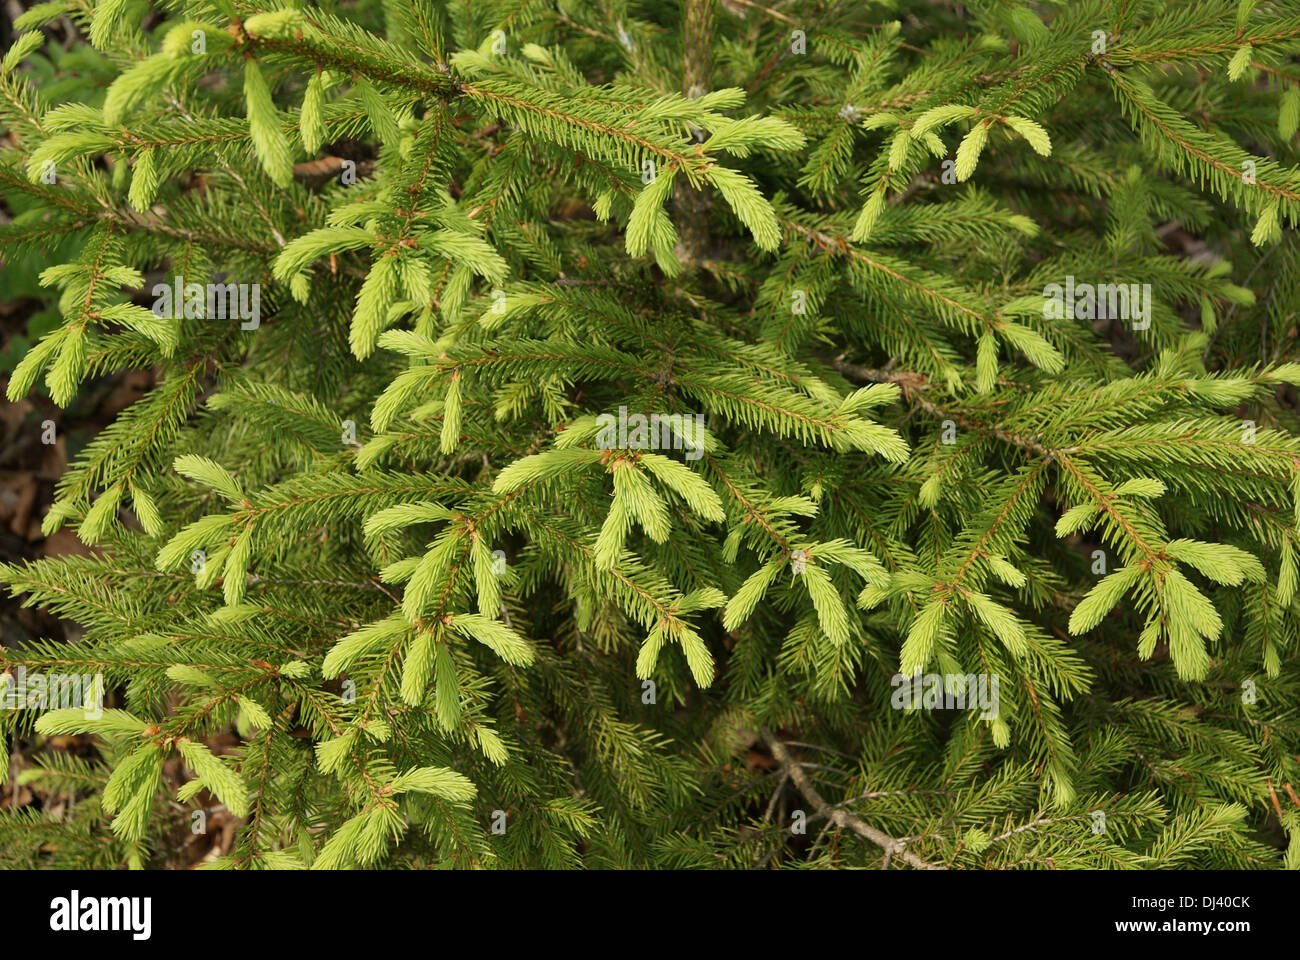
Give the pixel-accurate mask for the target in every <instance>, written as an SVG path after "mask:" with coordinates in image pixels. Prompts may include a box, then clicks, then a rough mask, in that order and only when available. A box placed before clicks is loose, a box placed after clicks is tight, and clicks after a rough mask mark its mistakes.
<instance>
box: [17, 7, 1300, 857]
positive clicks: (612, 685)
mask: <svg viewBox="0 0 1300 960" xmlns="http://www.w3.org/2000/svg"><path fill="white" fill-rule="evenodd" d="M63 17H66V18H69V19H70V20H71V21H72V22H73V23H74V24H75V25H76V26H77V27H78V28H79V29H80V31H81V33H82V34H83V35H84V37H85V38H86V41H87V42H88V43H89V45H90V47H91V48H93V50H94V51H95V52H96V57H97V60H96V62H97V63H99V64H100V68H99V69H100V70H101V75H102V77H103V84H102V86H101V88H100V91H99V93H98V94H97V95H95V96H94V97H91V98H89V99H85V98H81V99H75V100H64V99H62V95H61V93H60V90H59V88H58V86H57V84H51V85H49V87H50V89H48V90H47V89H43V88H42V85H40V84H34V83H33V82H32V80H31V77H32V76H33V75H34V71H35V67H37V66H39V65H40V64H42V63H43V62H44V57H45V54H44V53H43V52H42V50H43V48H44V46H45V44H46V42H47V39H48V38H47V34H46V33H45V32H43V28H45V27H46V26H47V25H49V24H51V23H53V22H55V21H57V20H59V19H60V18H63ZM15 28H16V32H15V36H14V39H13V41H12V46H11V47H10V48H9V50H8V51H7V52H6V53H5V54H4V57H3V60H2V61H0V129H4V130H7V133H8V139H7V141H6V143H5V145H4V147H3V149H2V150H0V196H2V197H3V198H4V201H5V204H6V206H7V208H8V209H9V211H11V213H12V215H13V216H12V222H10V223H8V224H6V225H4V226H3V227H0V256H3V257H5V258H6V259H8V260H11V259H12V258H15V257H18V256H19V255H21V254H24V253H28V252H31V251H43V252H45V253H46V254H47V256H48V261H47V262H48V267H47V268H46V269H45V270H44V271H43V272H42V273H41V275H40V277H41V283H42V284H43V285H44V287H46V288H47V289H48V296H49V301H50V303H51V304H52V305H53V304H56V305H57V310H58V311H59V314H60V316H61V318H62V320H61V323H60V324H59V325H58V326H57V327H56V328H55V329H53V330H52V331H51V332H49V333H47V334H45V335H44V336H43V337H42V338H40V339H39V341H38V342H36V343H35V344H34V345H33V346H32V347H31V349H30V351H29V352H28V353H27V355H26V356H25V358H24V359H23V360H22V362H21V363H20V364H19V365H18V367H17V369H16V370H15V371H14V373H13V375H12V376H11V378H10V380H9V384H8V396H9V398H10V399H11V400H16V399H18V398H21V397H23V396H25V395H27V394H28V393H29V392H30V391H42V390H43V391H47V392H48V394H49V396H50V397H51V398H52V399H53V400H54V402H56V403H57V404H59V405H66V404H68V403H69V402H70V401H71V400H72V399H73V398H74V397H75V396H77V394H78V391H79V390H81V389H82V388H83V387H84V386H85V385H86V384H88V383H89V382H91V381H93V380H94V379H95V378H97V377H101V376H104V375H107V374H112V373H115V372H118V371H123V370H127V369H133V368H148V367H154V368H156V369H157V370H158V371H160V377H159V381H160V382H159V383H158V385H157V386H156V387H155V388H154V389H153V390H152V391H150V392H149V393H148V394H147V395H145V396H144V397H143V398H141V399H140V400H139V401H138V402H136V403H135V404H134V405H133V406H131V407H129V408H128V409H126V410H125V411H124V412H123V413H122V414H121V415H120V416H119V417H118V419H117V421H116V422H115V423H114V424H113V425H112V426H110V427H109V428H108V429H106V430H104V431H103V432H101V433H100V434H99V435H98V436H97V437H96V438H95V439H94V440H93V442H91V443H89V444H88V445H87V446H86V447H85V448H84V449H83V450H81V452H80V454H79V455H78V457H77V458H76V460H75V462H74V463H73V465H72V467H71V468H70V469H69V471H68V472H67V474H66V475H65V476H64V477H63V478H62V479H61V480H60V482H59V485H58V499H57V501H56V503H55V504H54V506H53V508H52V509H51V510H50V511H49V513H48V514H47V515H46V517H45V519H44V527H43V529H44V530H45V532H46V534H47V535H48V534H50V533H52V532H54V531H55V530H57V529H59V528H60V527H61V526H67V527H70V528H72V529H74V530H75V531H76V532H77V534H78V536H79V537H80V538H81V539H82V540H83V541H84V542H85V543H86V544H88V545H93V546H94V547H95V548H96V552H95V554H94V555H93V556H91V557H60V558H48V559H42V560H38V561H34V562H30V563H22V564H12V565H6V566H3V567H0V580H3V582H4V583H5V585H6V586H7V588H8V589H9V590H10V591H12V592H13V593H14V594H15V595H19V596H21V597H23V599H24V602H26V603H29V604H34V605H39V606H41V607H44V608H46V609H48V610H50V611H51V612H53V613H55V614H57V615H58V616H60V617H63V618H66V619H68V620H72V621H75V622H77V623H79V624H82V625H84V627H85V628H86V632H85V637H84V640H83V641H82V642H80V643H77V644H75V645H67V644H61V643H54V642H39V643H36V644H34V645H31V646H29V647H26V648H21V649H19V648H15V647H9V648H7V649H3V650H0V659H3V664H4V667H5V669H6V670H8V671H9V672H10V673H11V674H12V673H15V671H16V670H17V668H19V667H21V668H23V669H24V670H25V671H26V672H27V673H29V674H30V673H34V672H44V673H46V674H77V675H102V677H103V685H104V692H105V695H106V709H104V710H103V711H102V714H99V715H98V716H92V715H91V714H90V713H89V712H88V711H86V710H84V709H79V708H76V707H65V708H63V709H53V710H45V711H40V710H34V709H26V710H22V709H20V710H4V711H0V736H2V737H3V739H4V742H5V744H6V747H7V749H9V750H12V751H15V752H22V753H23V755H24V756H25V757H26V758H27V759H26V762H25V765H24V768H23V770H22V773H21V776H22V777H23V778H24V782H25V783H37V782H41V783H44V784H46V785H51V784H52V785H56V786H57V788H58V789H60V790H63V791H65V792H68V793H69V794H70V795H71V796H73V797H75V798H76V799H75V803H71V804H69V805H67V807H66V811H65V812H63V813H61V814H60V815H59V816H58V817H53V816H50V815H47V814H46V813H43V812H41V811H32V810H22V811H17V812H12V811H8V810H0V857H3V861H4V862H6V863H9V864H16V865H48V866H91V867H114V866H120V865H130V866H135V867H142V866H157V865H162V864H164V863H165V862H166V861H167V857H168V854H169V851H170V850H171V849H172V848H173V847H174V846H175V845H176V844H177V843H178V840H177V838H178V837H179V836H183V835H186V834H188V827H189V823H190V819H189V814H190V812H191V811H196V810H199V809H208V810H210V809H212V808H213V807H215V806H218V805H224V807H225V808H226V810H227V811H228V812H229V813H230V815H231V816H233V817H235V818H237V820H238V823H239V826H238V828H237V831H236V834H235V840H234V843H233V847H232V848H231V849H230V851H229V853H228V854H226V855H225V856H223V857H221V858H220V859H217V860H215V861H214V862H213V863H211V864H210V866H213V867H218V868H239V869H260V868H270V869H302V868H309V867H310V868H322V869H325V868H349V867H367V866H376V865H383V866H412V867H430V866H459V867H471V866H472V867H507V868H508V867H546V868H560V867H589V868H604V867H694V868H700V867H728V868H739V867H754V866H761V867H779V866H815V867H864V866H865V867H880V866H882V865H884V866H887V867H891V868H903V869H907V868H933V867H948V868H983V867H994V868H1007V867H1016V868H1027V867H1056V868H1065V867H1095V868H1126V869H1127V868H1148V869H1149V868H1159V867H1187V866H1192V867H1234V868H1279V867H1283V866H1285V867H1290V868H1298V867H1300V799H1297V791H1300V760H1298V759H1297V754H1300V716H1298V715H1297V707H1296V705H1297V701H1298V698H1300V663H1298V660H1297V658H1298V656H1300V649H1298V647H1297V616H1300V598H1297V596H1296V594H1297V583H1298V581H1300V567H1298V565H1300V542H1298V537H1300V418H1298V417H1297V400H1296V392H1295V390H1294V388H1295V387H1297V386H1300V361H1297V360H1296V359H1295V357H1294V354H1295V352H1296V351H1295V349H1294V347H1293V343H1294V341H1295V340H1296V338H1297V333H1296V327H1297V323H1298V322H1300V321H1298V320H1297V316H1296V304H1297V303H1300V241H1297V236H1296V227H1297V225H1298V221H1300V166H1298V165H1297V164H1300V150H1298V148H1297V141H1296V133H1297V127H1298V126H1300V61H1298V60H1297V55H1298V54H1300V16H1297V15H1296V13H1295V10H1294V8H1293V7H1292V5H1290V4H1287V3H1282V2H1269V0H1260V2H1250V0H1240V2H1237V0H1231V2H1229V0H1197V2H1194V3H1181V2H1180V3H1165V2H1157V0H1136V2H1123V3H1121V2H1114V0H1071V2H1060V3H1056V2H1041V3H1032V4H1031V3H1023V2H1005V0H998V2H991V0H990V2H983V0H965V2H963V3H961V4H954V3H942V2H930V0H886V2H878V3H872V4H862V3H857V2H835V0H787V2H779V3H771V4H760V3H753V2H749V0H680V2H672V3H630V2H625V0H608V2H604V0H602V2H599V3H593V4H588V3H580V2H576V0H558V2H546V3H543V2H536V0H522V2H520V0H475V2H473V3H459V2H441V0H382V2H375V0H357V2H347V3H335V2H327V3H323V4H319V5H309V4H307V3H303V2H300V0H285V2H284V3H283V4H282V5H276V4H275V3H268V2H265V0H259V2H246V0H151V2H145V0H51V2H45V3H40V4H37V5H35V6H33V7H31V8H30V9H29V10H28V11H27V12H26V13H25V14H24V15H23V16H22V17H21V18H20V19H19V20H18V21H17V22H16V24H15ZM1175 236H1178V237H1184V238H1187V246H1186V248H1184V247H1180V246H1178V245H1177V243H1175V241H1174V239H1173V238H1174V237H1175ZM189 284H199V285H201V288H202V289H209V290H210V289H211V285H223V286H224V285H226V284H234V285H236V286H238V285H243V286H244V287H252V286H253V285H256V288H257V291H258V295H259V297H260V299H259V300H258V301H257V303H258V305H259V310H260V313H259V314H258V315H257V316H256V317H252V318H251V319H250V317H248V316H245V315H244V314H243V313H241V314H240V315H238V316H230V315H225V316H224V317H213V316H211V315H210V310H209V309H208V308H207V304H205V303H199V302H192V301H191V298H190V297H189V296H188V294H186V293H185V289H186V286H187V285H189ZM1067 284H1068V287H1067ZM157 285H161V286H162V287H163V288H164V289H166V290H169V291H171V290H172V289H176V290H179V291H180V292H181V293H182V296H181V297H179V298H174V299H175V301H176V302H174V303H172V304H171V307H170V308H169V309H166V310H159V309H157V303H158V298H159V296H160V294H159V293H158V292H157V290H158V286H157ZM1085 285H1087V286H1088V289H1089V290H1090V291H1093V292H1094V293H1095V295H1094V296H1088V295H1084V294H1079V291H1081V290H1083V289H1084V286H1085ZM1100 285H1113V286H1109V295H1107V294H1105V293H1103V292H1102V290H1101V289H1098V288H1099V287H1100ZM1119 285H1122V289H1121V288H1120V287H1119ZM1067 289H1069V290H1072V291H1074V293H1076V294H1078V295H1076V296H1074V297H1073V298H1072V299H1071V298H1069V297H1067V296H1066V295H1065V294H1064V291H1065V290H1067ZM1144 290H1145V291H1146V292H1145V294H1144V293H1143V292H1142V291H1144ZM1120 293H1122V294H1124V296H1123V297H1120V296H1119V294H1120ZM168 296H169V297H170V293H169V294H168ZM209 302H210V300H209ZM1142 304H1145V307H1143V306H1142ZM241 321H247V322H241ZM620 414H624V415H625V417H626V418H631V419H629V420H628V422H630V423H632V426H631V427H630V428H629V429H627V430H624V431H622V432H621V435H619V436H617V438H616V439H615V434H616V433H620V431H619V429H618V427H615V428H611V427H610V421H611V418H612V419H614V420H617V419H618V418H619V417H620ZM651 414H654V415H656V417H657V418H658V419H657V420H655V421H652V427H651V430H650V431H649V432H648V434H647V433H646V432H644V431H643V432H642V433H640V434H638V432H637V429H636V425H635V418H636V417H637V416H638V415H640V416H644V417H647V418H648V417H649V416H650V415H651ZM673 418H675V419H673ZM629 433H630V434H631V436H630V437H629V435H628V434H629ZM916 672H919V673H921V674H923V675H927V676H928V675H932V674H939V675H952V674H955V675H962V676H966V675H979V676H983V677H985V678H986V679H987V678H996V679H997V682H998V685H997V688H996V691H997V701H996V703H997V706H996V709H994V710H985V711H979V710H970V709H967V710H946V709H914V708H913V709H898V708H897V706H898V704H897V695H898V693H899V691H900V689H903V688H902V687H900V686H899V684H898V683H897V679H898V675H902V679H905V680H907V681H908V683H909V684H910V681H911V678H912V676H913V674H914V673H916ZM932 705H933V704H931V703H929V702H928V701H927V702H926V703H925V704H923V705H922V706H925V707H929V706H932ZM231 730H234V731H237V733H238V737H239V745H238V747H237V748H235V749H233V750H226V751H224V752H221V753H220V754H218V753H215V752H214V751H213V749H212V748H211V745H210V743H209V740H210V739H211V738H212V737H213V736H214V735H215V734H218V733H222V732H226V731H231ZM69 734H92V735H93V737H94V743H95V745H96V746H95V750H96V753H95V757H94V758H93V759H87V758H79V757H73V756H71V755H68V754H65V753H62V752H60V751H57V750H49V749H41V748H40V747H41V744H43V743H44V742H45V741H44V740H43V739H42V738H47V737H53V736H58V735H69ZM170 761H178V762H179V764H180V765H181V766H182V769H183V770H184V771H185V773H184V775H183V778H182V779H183V781H184V782H183V783H182V784H181V785H180V786H179V789H177V785H176V783H174V782H172V781H171V780H168V779H167V776H166V768H167V765H168V763H169V762H170ZM3 769H5V770H6V771H7V770H8V769H9V764H5V766H4V768H3ZM805 824H806V826H805Z"/></svg>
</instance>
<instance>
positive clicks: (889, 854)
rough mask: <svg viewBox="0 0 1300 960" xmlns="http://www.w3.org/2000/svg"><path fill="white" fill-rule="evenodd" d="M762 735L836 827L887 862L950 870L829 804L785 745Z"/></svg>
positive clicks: (765, 732)
mask: <svg viewBox="0 0 1300 960" xmlns="http://www.w3.org/2000/svg"><path fill="white" fill-rule="evenodd" d="M761 734H762V737H763V741H764V742H765V743H766V744H767V747H768V749H769V750H771V751H772V756H774V757H776V759H777V761H778V762H779V763H780V764H781V766H782V768H783V769H784V770H785V773H786V776H788V777H789V778H790V779H791V780H793V781H794V785H795V786H796V787H798V788H799V792H800V793H802V794H803V797H804V799H805V800H807V801H808V802H809V803H810V804H812V806H813V808H814V810H815V811H816V813H818V814H819V815H821V816H823V817H825V818H826V819H828V820H830V821H831V822H832V823H834V824H835V825H836V826H837V827H840V828H841V829H847V830H852V831H853V832H854V833H856V834H857V835H858V836H860V837H865V838H866V839H868V840H870V841H871V842H872V843H874V844H875V845H876V846H878V847H880V849H882V850H884V851H885V857H886V859H887V860H889V859H892V858H894V857H898V858H899V859H901V860H903V861H904V862H905V863H907V864H909V865H910V866H912V867H915V868H916V869H917V870H945V869H947V868H946V867H943V866H940V865H938V864H933V863H930V862H929V861H928V860H922V859H921V858H920V857H918V856H917V855H916V854H914V853H912V852H911V851H910V850H908V849H907V844H905V843H904V842H903V841H902V840H895V839H894V838H893V837H891V836H889V835H888V834H886V833H882V832H881V831H879V830H877V829H876V828H875V827H873V826H870V825H869V824H866V823H863V822H862V820H860V819H859V818H858V817H856V816H854V815H853V814H851V813H849V812H848V811H847V810H842V809H840V808H838V807H835V806H832V805H831V804H829V803H827V802H826V801H825V800H823V799H822V796H821V794H819V793H818V792H817V788H816V787H814V786H813V785H812V781H811V780H809V779H808V775H807V774H806V773H804V770H803V767H802V766H801V765H800V764H799V763H798V761H796V760H795V759H794V758H793V757H792V756H790V751H789V750H787V749H786V748H785V744H784V743H782V742H781V741H780V740H778V739H777V738H776V737H775V736H774V735H773V734H772V733H771V732H770V731H768V730H763V731H761Z"/></svg>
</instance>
